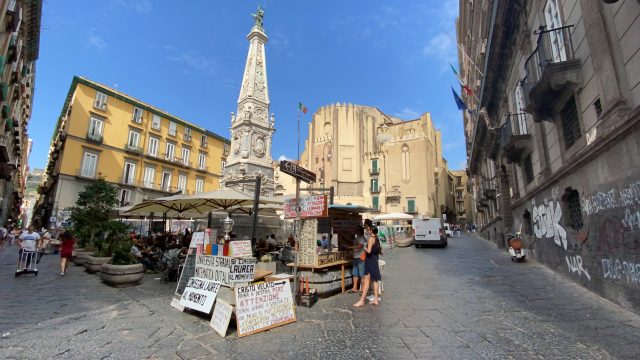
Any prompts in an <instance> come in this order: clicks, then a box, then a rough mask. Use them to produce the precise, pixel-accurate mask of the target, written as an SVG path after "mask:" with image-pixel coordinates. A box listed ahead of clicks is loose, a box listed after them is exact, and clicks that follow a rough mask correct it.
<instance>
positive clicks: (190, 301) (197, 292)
mask: <svg viewBox="0 0 640 360" xmlns="http://www.w3.org/2000/svg"><path fill="white" fill-rule="evenodd" d="M220 285H221V284H220V283H219V282H215V281H211V280H208V279H203V278H198V277H192V278H190V279H189V282H188V283H187V287H186V288H185V289H184V293H183V294H182V297H181V298H180V305H182V306H184V307H188V308H190V309H193V310H197V311H201V312H203V313H207V314H208V313H210V312H211V308H212V307H213V302H214V301H215V300H216V295H217V294H218V290H219V289H220Z"/></svg>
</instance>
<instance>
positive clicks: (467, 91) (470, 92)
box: [462, 84, 473, 95]
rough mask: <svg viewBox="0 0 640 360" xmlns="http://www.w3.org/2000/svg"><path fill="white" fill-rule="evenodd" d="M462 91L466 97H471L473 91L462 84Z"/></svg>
mask: <svg viewBox="0 0 640 360" xmlns="http://www.w3.org/2000/svg"><path fill="white" fill-rule="evenodd" d="M462 89H463V90H464V91H465V92H466V93H467V95H473V90H471V88H470V87H469V85H467V84H462Z"/></svg>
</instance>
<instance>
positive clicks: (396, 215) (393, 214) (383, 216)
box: [373, 212, 413, 220]
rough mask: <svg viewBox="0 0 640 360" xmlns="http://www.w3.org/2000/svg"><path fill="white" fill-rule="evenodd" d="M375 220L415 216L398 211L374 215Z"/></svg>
mask: <svg viewBox="0 0 640 360" xmlns="http://www.w3.org/2000/svg"><path fill="white" fill-rule="evenodd" d="M373 220H413V216H412V215H409V214H405V213H400V212H396V213H391V214H384V215H378V216H376V217H374V218H373Z"/></svg>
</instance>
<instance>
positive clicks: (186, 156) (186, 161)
mask: <svg viewBox="0 0 640 360" xmlns="http://www.w3.org/2000/svg"><path fill="white" fill-rule="evenodd" d="M189 156H191V151H190V150H189V149H187V148H182V163H183V164H185V165H187V166H188V165H189Z"/></svg>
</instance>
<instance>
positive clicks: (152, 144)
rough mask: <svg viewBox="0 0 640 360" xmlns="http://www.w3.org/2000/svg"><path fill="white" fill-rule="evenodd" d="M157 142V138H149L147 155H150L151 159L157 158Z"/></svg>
mask: <svg viewBox="0 0 640 360" xmlns="http://www.w3.org/2000/svg"><path fill="white" fill-rule="evenodd" d="M159 142H160V141H158V138H154V137H149V149H148V153H149V155H151V156H153V157H157V156H158V143H159Z"/></svg>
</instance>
